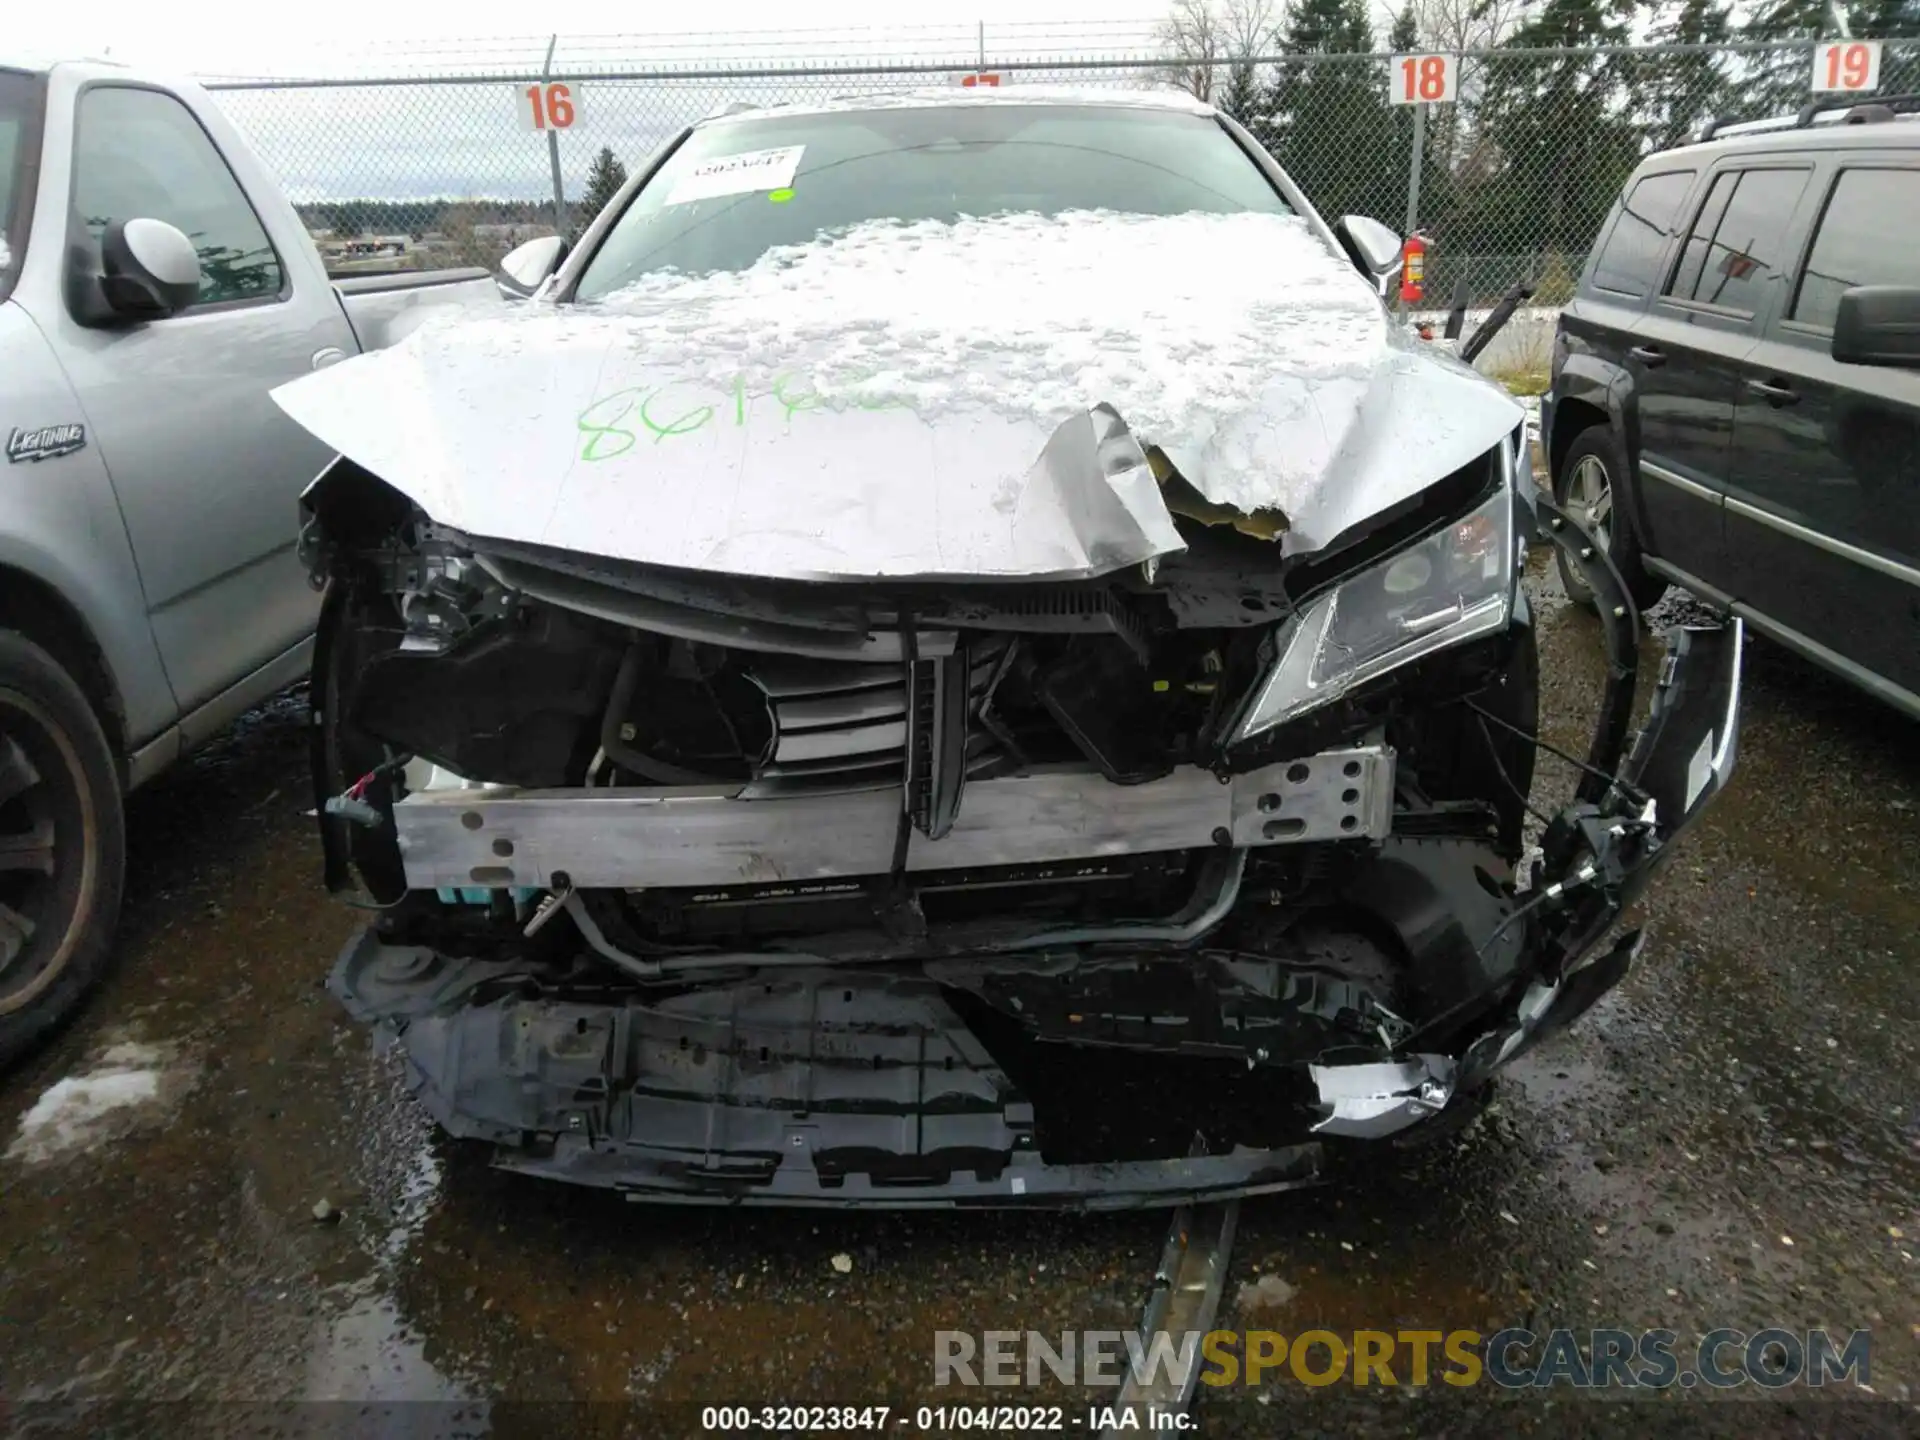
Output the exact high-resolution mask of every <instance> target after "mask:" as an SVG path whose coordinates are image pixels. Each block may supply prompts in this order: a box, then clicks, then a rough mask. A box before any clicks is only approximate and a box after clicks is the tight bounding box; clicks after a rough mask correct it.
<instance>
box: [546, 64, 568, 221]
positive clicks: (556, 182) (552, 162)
mask: <svg viewBox="0 0 1920 1440" xmlns="http://www.w3.org/2000/svg"><path fill="white" fill-rule="evenodd" d="M559 40H560V37H559V35H557V34H554V35H549V36H548V37H547V59H546V63H545V64H543V65H542V66H541V67H540V78H541V79H543V80H544V79H547V78H548V77H550V76H551V75H552V74H553V47H554V46H555V45H556V44H558V43H559ZM547 164H548V165H549V166H551V167H552V169H553V229H554V233H555V234H557V235H565V234H566V233H567V194H566V188H565V187H564V186H563V185H562V183H561V180H560V135H559V132H558V131H556V130H555V129H554V128H553V126H551V125H549V126H547Z"/></svg>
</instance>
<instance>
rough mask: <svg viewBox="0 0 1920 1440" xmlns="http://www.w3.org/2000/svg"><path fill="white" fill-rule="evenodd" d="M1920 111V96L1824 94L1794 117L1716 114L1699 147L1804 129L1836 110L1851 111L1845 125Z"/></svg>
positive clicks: (1704, 132)
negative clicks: (1744, 117)
mask: <svg viewBox="0 0 1920 1440" xmlns="http://www.w3.org/2000/svg"><path fill="white" fill-rule="evenodd" d="M1917 108H1920V93H1910V94H1901V95H1864V96H1853V95H1823V96H1821V97H1820V98H1819V99H1817V100H1809V101H1808V102H1807V103H1806V104H1805V105H1802V106H1801V107H1800V109H1799V111H1798V112H1797V113H1795V114H1793V115H1775V116H1772V117H1770V118H1768V119H1765V120H1735V119H1733V118H1732V117H1731V116H1720V115H1716V116H1715V117H1714V118H1713V119H1711V120H1709V121H1707V123H1706V127H1705V128H1704V129H1702V130H1701V132H1700V138H1699V139H1698V140H1697V141H1695V142H1694V143H1695V144H1699V145H1704V144H1706V142H1707V141H1709V140H1712V139H1714V138H1715V137H1716V136H1721V135H1729V134H1733V133H1735V132H1736V131H1737V132H1738V133H1740V134H1743V135H1744V134H1748V133H1751V132H1757V131H1763V130H1801V129H1805V128H1806V127H1807V126H1809V125H1811V124H1813V123H1814V121H1815V120H1817V119H1819V118H1820V117H1821V116H1822V115H1827V114H1832V113H1833V112H1835V111H1840V110H1845V111H1848V112H1850V113H1849V114H1848V115H1847V118H1846V119H1845V120H1843V121H1841V122H1840V123H1841V124H1843V125H1870V124H1877V123H1879V122H1881V121H1885V120H1891V119H1893V118H1894V117H1895V115H1896V114H1897V113H1898V112H1899V111H1902V110H1914V109H1917Z"/></svg>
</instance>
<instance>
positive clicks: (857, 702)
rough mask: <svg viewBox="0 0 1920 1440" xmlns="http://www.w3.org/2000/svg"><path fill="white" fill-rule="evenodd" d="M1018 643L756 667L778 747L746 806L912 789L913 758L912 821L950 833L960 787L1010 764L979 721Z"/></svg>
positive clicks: (749, 789)
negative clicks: (944, 813)
mask: <svg viewBox="0 0 1920 1440" xmlns="http://www.w3.org/2000/svg"><path fill="white" fill-rule="evenodd" d="M942 638H944V637H942ZM1011 644H1012V642H1011V640H1010V639H1009V638H1008V637H1006V636H998V635H994V636H982V637H979V638H976V639H970V640H966V641H963V642H960V643H958V644H954V645H952V647H951V651H950V653H948V654H944V655H934V656H928V657H926V658H924V659H920V660H917V661H915V662H914V663H913V664H911V665H907V664H903V663H901V662H899V661H893V660H883V661H840V660H814V659H807V658H804V657H800V656H788V655H781V656H768V657H765V658H756V659H754V660H753V661H751V662H750V663H749V664H748V665H747V666H746V667H745V669H746V675H747V678H748V679H749V680H751V681H752V682H753V683H754V685H755V686H756V687H758V689H759V690H760V692H761V694H762V695H764V696H765V697H766V702H767V712H768V715H769V717H770V718H771V720H772V722H773V739H772V741H771V742H770V743H769V745H768V747H767V750H766V752H765V756H764V758H763V759H762V760H761V761H760V762H759V763H758V764H756V765H755V766H754V767H753V778H752V780H751V781H750V782H749V783H748V784H747V785H746V786H745V788H744V789H742V790H741V792H740V795H741V798H742V799H747V800H765V799H772V798H776V797H778V796H782V795H795V794H804V793H814V794H817V793H819V792H821V791H833V790H878V789H884V788H886V787H888V786H899V785H907V784H908V781H909V759H911V761H912V772H911V780H912V783H911V786H910V788H909V795H908V805H909V807H910V809H911V810H912V812H913V815H914V822H915V823H916V824H917V825H919V826H920V827H921V828H922V829H923V830H926V831H927V832H928V833H929V834H935V833H940V832H942V831H943V830H944V825H942V824H941V821H940V813H939V812H940V811H941V810H942V809H943V808H947V807H948V806H950V805H951V804H957V802H958V788H959V787H958V784H957V783H955V782H956V780H957V779H959V778H963V777H964V776H967V775H977V774H981V773H983V772H985V771H987V770H988V769H990V768H992V767H993V766H995V765H996V764H998V763H999V762H1000V760H1001V759H1002V758H1003V751H1002V747H1001V746H1000V744H999V742H997V741H996V740H995V739H994V738H993V737H992V736H991V735H990V734H988V733H987V732H986V731H985V730H984V729H983V728H982V727H981V726H980V724H979V716H980V711H981V707H982V706H983V705H984V704H985V702H986V700H987V698H988V697H989V696H990V695H991V694H992V692H993V688H994V686H995V685H996V684H997V683H998V681H999V678H1000V675H1001V673H1002V671H1003V670H1004V669H1005V662H1006V661H1007V659H1008V658H1009V656H1010V654H1011ZM963 696H964V699H963V698H962V697H963ZM947 818H949V819H950V818H951V815H950V811H949V814H948V817H947Z"/></svg>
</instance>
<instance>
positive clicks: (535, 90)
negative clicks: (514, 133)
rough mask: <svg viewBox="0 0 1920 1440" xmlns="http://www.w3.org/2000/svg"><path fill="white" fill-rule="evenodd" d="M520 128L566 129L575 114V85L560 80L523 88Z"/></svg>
mask: <svg viewBox="0 0 1920 1440" xmlns="http://www.w3.org/2000/svg"><path fill="white" fill-rule="evenodd" d="M519 101H520V128H521V129H523V130H566V129H570V128H571V127H572V125H573V122H574V119H575V118H576V116H575V111H574V99H573V87H572V86H571V85H568V84H566V83H565V82H564V81H560V80H549V81H547V82H546V83H545V84H539V85H528V86H525V87H523V88H522V89H521V91H520V95H519Z"/></svg>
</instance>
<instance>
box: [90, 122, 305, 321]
mask: <svg viewBox="0 0 1920 1440" xmlns="http://www.w3.org/2000/svg"><path fill="white" fill-rule="evenodd" d="M73 205H74V216H75V218H76V219H77V220H78V221H79V223H80V224H82V225H84V226H85V227H86V229H87V230H88V232H89V233H91V234H92V235H93V236H94V237H95V239H98V238H99V236H100V235H101V234H102V233H103V232H104V231H105V230H106V228H107V226H108V225H109V224H111V223H112V222H114V221H116V220H133V219H138V218H142V217H144V218H147V219H152V220H164V221H166V222H167V223H168V224H170V225H173V226H176V227H178V228H179V229H180V230H181V231H183V232H184V233H185V234H186V236H187V238H188V239H189V240H191V241H192V242H193V248H194V249H195V250H196V251H197V252H199V255H200V294H199V298H198V299H197V300H196V301H195V304H197V305H218V304H223V303H227V302H231V301H236V300H260V299H271V298H274V297H276V296H278V295H279V294H280V293H281V292H282V290H283V289H284V288H285V280H286V276H285V272H284V271H283V270H282V268H281V265H280V257H279V256H278V255H276V254H275V253H274V250H273V244H272V242H271V241H269V240H268V239H267V232H266V229H265V227H264V226H262V225H261V223H260V217H259V216H258V215H256V214H254V212H253V207H252V205H250V204H249V203H248V202H247V197H246V193H245V192H244V191H243V190H241V188H240V182H239V181H237V180H235V179H234V178H233V172H232V171H231V170H229V169H228V168H227V162H226V161H225V160H224V159H223V158H221V155H220V151H219V150H218V149H217V148H216V147H215V145H214V143H213V141H212V140H211V139H210V138H209V137H208V135H207V132H206V131H205V130H204V129H202V128H201V126H200V122H199V121H198V120H196V119H195V118H194V116H193V112H192V111H191V110H189V109H187V107H186V106H185V105H182V104H181V103H180V102H179V101H178V100H176V99H174V98H173V97H172V96H171V95H165V94H162V93H161V92H160V91H158V90H141V89H135V88H133V87H130V86H121V85H111V86H109V85H101V86H95V87H94V88H92V89H90V90H88V91H86V92H85V93H84V94H83V95H82V96H81V97H80V107H79V135H78V139H77V142H76V146H75V158H74V169H73Z"/></svg>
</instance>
